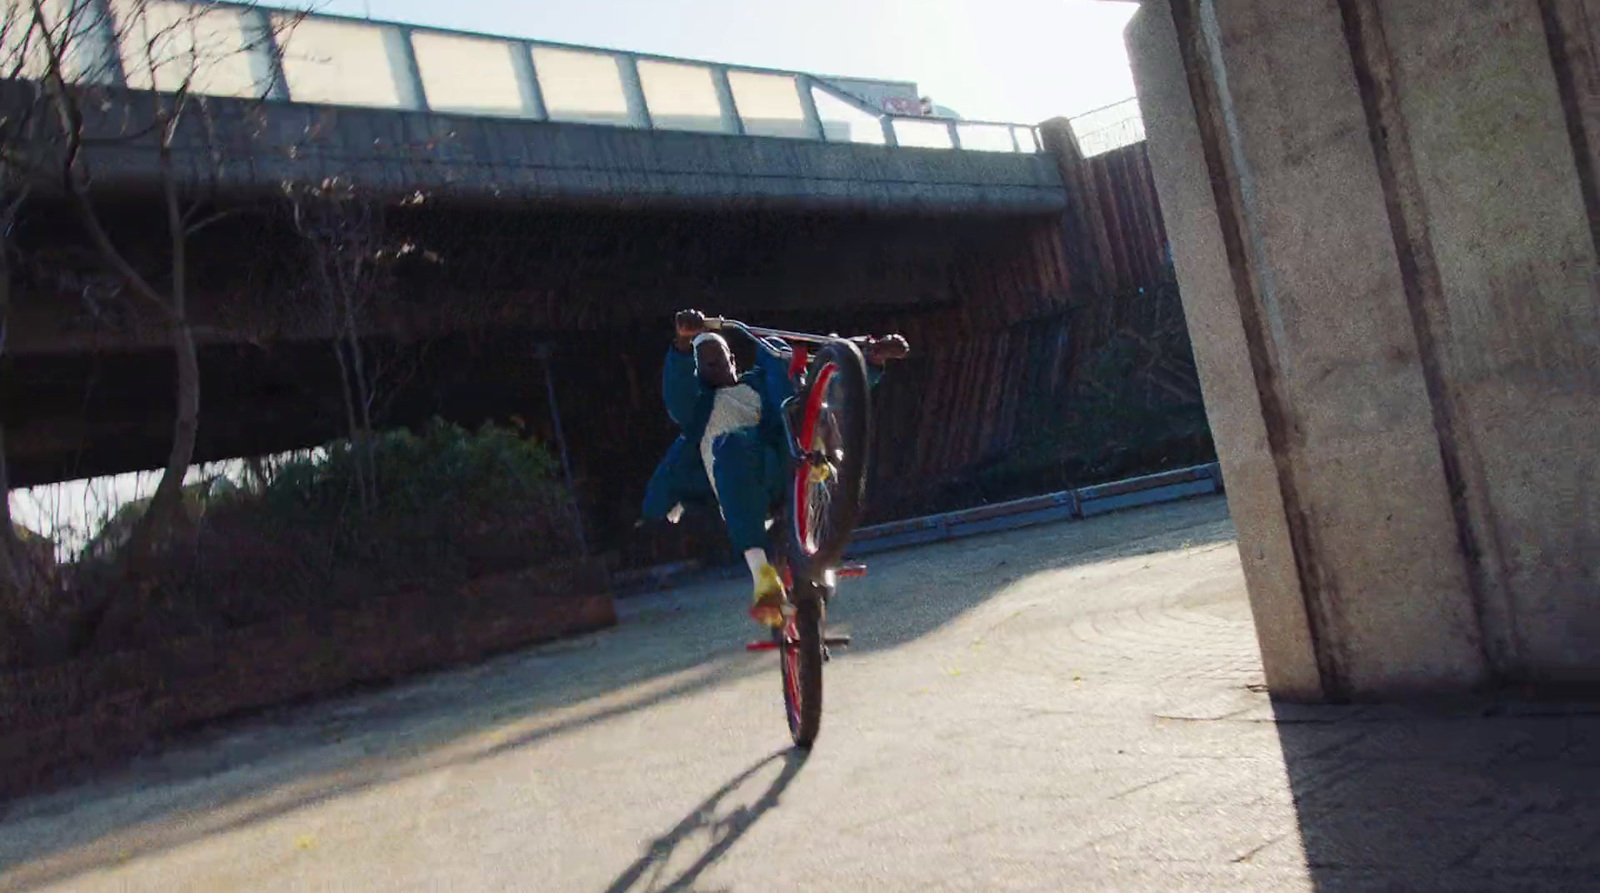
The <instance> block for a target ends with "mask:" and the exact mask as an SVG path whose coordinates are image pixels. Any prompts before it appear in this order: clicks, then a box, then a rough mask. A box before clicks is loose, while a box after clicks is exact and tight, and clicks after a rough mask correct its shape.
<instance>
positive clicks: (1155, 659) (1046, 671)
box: [0, 500, 1600, 893]
mask: <svg viewBox="0 0 1600 893" xmlns="http://www.w3.org/2000/svg"><path fill="white" fill-rule="evenodd" d="M846 585H847V588H846V590H845V592H844V593H843V594H842V596H841V599H840V600H839V602H837V603H836V610H835V615H834V619H835V621H836V625H838V626H840V627H845V628H849V629H850V630H851V631H852V632H853V633H854V634H855V637H856V642H857V647H856V648H854V649H853V650H852V651H851V652H850V653H848V654H847V655H844V656H842V657H841V659H839V660H836V661H835V662H834V663H832V664H831V665H830V667H829V670H828V676H827V683H828V689H827V708H826V713H825V717H824V723H823V733H822V737H821V739H820V741H819V742H818V745H817V747H816V749H815V750H814V751H813V752H812V753H811V754H810V755H809V756H808V757H801V756H798V755H796V754H795V753H792V752H789V750H788V749H787V748H786V746H785V745H786V743H787V742H786V734H785V731H784V728H783V720H782V716H781V704H780V700H779V690H778V677H777V671H776V668H775V658H773V657H772V656H771V655H746V654H744V653H743V651H742V644H743V641H744V639H745V637H746V636H747V634H748V630H747V629H746V627H745V625H744V623H743V621H742V620H741V616H740V608H741V607H742V598H743V592H742V590H741V589H740V588H739V587H738V586H735V585H732V584H718V585H708V586H705V587H700V588H696V589H692V590H685V591H683V592H679V593H675V594H672V595H668V596H659V597H657V596H651V597H645V598H642V599H635V600H630V601H629V602H628V603H627V604H626V608H625V611H624V613H625V619H624V623H623V624H622V626H621V627H619V628H618V629H616V630H612V631H609V632H606V633H602V634H599V635H596V636H591V637H587V638H584V639H579V640H574V641H571V642H564V643H559V644H557V645H554V646H550V647H547V648H544V649H540V650H536V651H534V652H530V653H527V654H522V655H516V656H511V657H507V658H503V659H501V660H498V661H495V662H493V663H490V664H488V665H485V666H482V667H477V668H474V669H471V670H467V671H462V672H457V673H451V674H446V675H442V676H438V677H434V678H431V679H427V680H423V681H420V682H417V683H414V684H410V685H407V686H404V687H400V688H396V689H392V690H389V691H385V692H378V693H373V694H369V695H364V696H360V697H355V698H351V699H346V700H343V701H339V702H335V703H328V704H323V705H319V706H315V707H309V708H297V709H294V710H285V711H281V712H279V713H276V714H274V715H271V716H268V717H264V718H261V719H258V720H254V721H251V722H248V723H245V724H242V725H235V726H232V727H229V728H225V729H220V730H217V731H213V732H210V733H207V734H206V735H204V736H202V737H201V738H200V739H198V740H194V741H190V742H188V743H185V744H183V745H182V746H178V747H174V748H170V749H168V750H166V751H165V752H164V753H162V754H159V755H152V756H149V757H146V758H144V759H142V760H140V761H139V762H138V763H136V764H135V765H133V766H131V767H129V768H128V769H127V770H125V771H122V772H119V773H117V774H115V775H114V776H111V777H107V778H105V779H103V780H101V781H99V782H96V783H94V784H91V785H87V786H83V787H80V788H77V789H74V790H70V791H66V792H63V793H61V794H57V795H54V796H50V797H44V798H36V799H32V800H28V801H23V802H19V803H16V804H12V805H11V806H9V807H3V808H0V891H9V890H73V891H162V893H166V891H184V890H195V891H200V890H204V891H219V890H265V891H291V890H332V891H364V890H456V891H477V890H519V891H522V890H526V891H569V890H570V891H596V893H601V891H617V893H621V891H655V890H681V891H690V890H697V891H718V890H740V891H743V890H752V891H769V890H796V891H819V890H828V891H854V890H906V891H913V890H914V891H929V890H959V891H977V890H1113V889H1115V890H1163V891H1167V890H1280V889H1281V890H1346V889H1348V890H1374V889H1397V890H1413V889H1442V890H1472V889H1485V890H1490V889H1494V890H1501V889H1556V890H1575V889H1584V888H1587V887H1600V881H1597V878H1600V784H1597V782H1600V719H1597V718H1595V717H1594V716H1593V715H1590V714H1588V713H1586V712H1585V711H1584V709H1583V708H1582V707H1581V706H1578V705H1559V704H1558V705H1546V706H1543V707H1540V706H1537V705H1485V704H1481V703H1472V704H1459V705H1454V706H1439V707H1436V708H1432V709H1429V710H1426V711H1422V710H1415V709H1400V708H1343V709H1304V708H1300V709H1294V708H1281V709H1280V710H1279V712H1278V714H1277V715H1276V716H1275V715H1274V709H1273V707H1272V706H1271V705H1270V704H1269V702H1268V701H1267V699H1266V698H1265V697H1264V696H1263V695H1261V694H1259V688H1260V682H1261V676H1260V666H1259V658H1258V657H1257V654H1256V649H1255V643H1254V639H1253V633H1252V630H1251V626H1250V622H1249V615H1248V610H1247V607H1246V604H1245V601H1244V595H1243V583H1242V578H1241V575H1240V570H1239V559H1238V555H1237V553H1236V550H1235V547H1234V544H1233V541H1232V528H1231V526H1230V524H1229V521H1228V519H1227V511H1226V506H1225V503H1224V502H1222V501H1221V500H1207V501H1200V502H1192V503H1186V504H1181V505H1176V506H1168V507H1164V508H1157V509H1150V510H1145V511H1139V512H1131V513H1127V514H1121V515H1115V516H1111V517H1106V518H1101V519H1097V520H1094V521H1089V522H1082V523H1076V524H1063V525H1055V526H1050V527H1044V528H1037V529H1033V530H1028V531H1021V532H1016V533H1010V534H1003V535H995V536H991V537H982V538H976V539H971V540H966V541H961V542H955V543H947V544H943V545H939V546H935V547H930V548H924V549H918V550H911V551H905V552H900V553H895V554H891V555H885V556H880V557H878V558H877V559H876V560H874V561H873V562H872V576H871V577H869V578H868V579H866V580H862V581H850V582H848V583H847V584H846ZM1486 711H1487V712H1491V713H1496V714H1498V715H1496V716H1494V717H1492V718H1484V713H1485V712H1486Z"/></svg>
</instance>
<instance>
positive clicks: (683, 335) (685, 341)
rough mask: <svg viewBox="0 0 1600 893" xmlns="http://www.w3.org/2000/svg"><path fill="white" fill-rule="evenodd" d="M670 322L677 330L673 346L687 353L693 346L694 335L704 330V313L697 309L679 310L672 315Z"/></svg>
mask: <svg viewBox="0 0 1600 893" xmlns="http://www.w3.org/2000/svg"><path fill="white" fill-rule="evenodd" d="M672 324H673V326H675V327H676V328H677V330H678V337H677V339H676V340H675V341H674V342H673V344H674V346H676V347H677V348H678V349H679V350H681V351H683V352H685V353H688V352H689V349H690V348H691V347H692V346H693V343H694V339H695V336H696V335H699V334H700V333H701V332H704V331H705V330H706V315H705V314H704V313H701V312H700V311H698V310H680V311H678V315H677V316H675V317H673V319H672Z"/></svg>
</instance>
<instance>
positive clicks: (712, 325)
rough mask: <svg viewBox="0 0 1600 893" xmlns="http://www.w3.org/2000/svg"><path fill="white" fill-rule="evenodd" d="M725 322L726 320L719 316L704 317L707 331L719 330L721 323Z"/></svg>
mask: <svg viewBox="0 0 1600 893" xmlns="http://www.w3.org/2000/svg"><path fill="white" fill-rule="evenodd" d="M725 322H727V320H724V319H723V318H722V317H720V316H708V317H706V331H708V332H716V331H719V330H721V329H722V326H723V323H725Z"/></svg>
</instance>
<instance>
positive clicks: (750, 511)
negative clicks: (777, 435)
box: [711, 428, 785, 626]
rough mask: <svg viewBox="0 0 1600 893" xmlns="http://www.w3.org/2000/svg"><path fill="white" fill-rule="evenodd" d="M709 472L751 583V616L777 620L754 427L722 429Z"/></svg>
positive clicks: (779, 586)
mask: <svg viewBox="0 0 1600 893" xmlns="http://www.w3.org/2000/svg"><path fill="white" fill-rule="evenodd" d="M711 452H712V475H713V476H714V477H715V478H716V481H717V496H718V499H719V501H720V502H721V504H722V517H723V520H724V521H726V522H727V525H728V539H729V540H730V541H731V542H732V543H733V547H734V548H735V549H737V550H738V551H739V552H741V553H742V554H743V555H744V558H745V562H746V563H747V564H749V566H750V577H751V580H752V581H753V582H754V584H755V598H754V604H753V605H752V607H751V609H750V613H751V616H753V617H755V618H756V620H757V621H759V622H761V623H765V624H767V625H768V626H777V625H779V624H781V623H782V622H783V604H784V602H785V596H784V592H783V583H782V581H781V580H779V579H778V572H777V570H776V569H775V568H773V566H772V564H771V562H770V561H769V559H768V556H767V550H766V545H767V504H768V498H767V487H766V481H765V480H764V475H763V471H764V468H763V456H762V444H761V441H760V438H759V437H758V436H757V435H756V431H755V429H754V428H746V429H741V430H739V431H733V432H730V433H728V434H724V435H723V436H722V437H721V438H720V439H718V440H717V442H716V443H715V444H713V445H712V450H711Z"/></svg>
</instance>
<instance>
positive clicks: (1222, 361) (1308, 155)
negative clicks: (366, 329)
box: [1128, 0, 1600, 700]
mask: <svg viewBox="0 0 1600 893" xmlns="http://www.w3.org/2000/svg"><path fill="white" fill-rule="evenodd" d="M1591 20H1592V21H1597V22H1600V2H1595V0H1538V2H1534V0H1527V2H1511V0H1492V2H1490V0H1486V2H1481V3H1460V4H1457V3H1451V4H1426V3H1416V2H1404V0H1304V2H1294V3H1283V2H1279V0H1146V2H1145V3H1144V5H1143V7H1142V8H1141V10H1140V11H1139V13H1138V14H1137V15H1136V17H1135V18H1134V20H1133V22H1132V24H1131V25H1130V27H1129V31H1128V45H1129V51H1130V55H1131V57H1132V59H1133V62H1134V71H1135V78H1136V80H1137V82H1138V87H1139V94H1140V104H1141V107H1142V110H1143V114H1144V120H1145V124H1146V129H1147V131H1148V134H1149V140H1150V157H1151V163H1152V165H1153V168H1154V171H1155V176H1156V183H1157V187H1158V191H1159V193H1160V197H1161V204H1162V210H1163V216H1164V218H1165V220H1166V223H1167V227H1168V231H1169V233H1170V235H1171V239H1172V244H1173V253H1174V258H1175V262H1176V265H1177V271H1178V277H1179V280H1180V283H1181V286H1182V290H1183V299H1184V308H1185V312H1186V314H1187V315H1188V320H1189V327H1190V332H1191V335H1192V338H1193V342H1194V348H1195V356H1196V360H1197V363H1198V365H1199V368H1200V374H1201V384H1202V386H1203V388H1204V391H1205V396H1206V405H1207V410H1208V413H1209V414H1210V417H1211V426H1212V430H1213V432H1214V434H1215V436H1216V442H1217V448H1218V452H1219V453H1220V454H1221V459H1222V465H1223V473H1224V476H1225V478H1226V481H1227V487H1228V492H1229V502H1230V507H1231V509H1232V512H1233V516H1234V519H1235V522H1236V524H1237V526H1238V530H1239V550H1240V554H1241V558H1242V559H1243V561H1244V566H1245V574H1246V579H1247V583H1248V585H1249V588H1250V597H1251V605H1252V609H1253V611H1254V613H1255V619H1256V626H1257V631H1258V636H1259V639H1260V642H1261V649H1262V656H1263V659H1264V662H1265V665H1266V672H1267V682H1268V686H1269V687H1270V689H1271V690H1272V692H1273V693H1274V694H1275V695H1278V696H1282V697H1287V698H1295V699H1332V700H1338V699H1344V698H1352V697H1356V698H1359V697H1388V696H1397V695H1403V694H1408V693H1413V692H1426V691H1439V690H1461V689H1468V688H1472V687H1476V686H1480V685H1483V684H1486V683H1492V682H1496V681H1503V680H1512V679H1515V680H1526V681H1558V680H1559V681H1571V680H1586V681H1595V680H1600V449H1597V448H1596V444H1600V299H1597V289H1596V233H1597V232H1600V227H1597V225H1596V214H1597V208H1600V202H1597V201H1596V199H1595V185H1594V184H1595V176H1594V173H1595V150H1594V146H1595V142H1594V138H1595V137H1596V136H1600V134H1596V132H1595V130H1594V126H1595V123H1596V122H1595V121H1594V120H1592V119H1594V118H1595V117H1596V116H1597V115H1600V112H1597V111H1596V108H1597V106H1596V104H1595V103H1594V102H1593V101H1592V100H1593V99H1594V96H1593V95H1592V88H1591V85H1592V84H1594V83H1600V79H1597V78H1596V77H1595V64H1596V63H1595V59H1596V53H1595V52H1594V49H1595V41H1594V39H1593V38H1592V36H1591V32H1590V30H1589V29H1588V27H1587V25H1586V23H1587V22H1589V21H1591Z"/></svg>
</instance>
